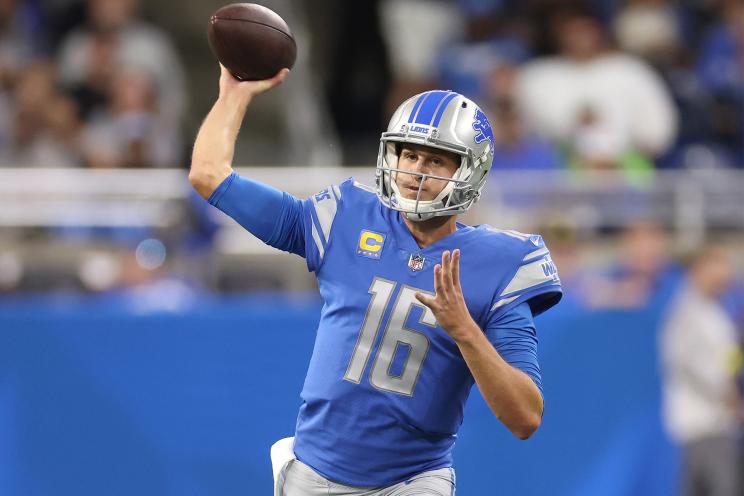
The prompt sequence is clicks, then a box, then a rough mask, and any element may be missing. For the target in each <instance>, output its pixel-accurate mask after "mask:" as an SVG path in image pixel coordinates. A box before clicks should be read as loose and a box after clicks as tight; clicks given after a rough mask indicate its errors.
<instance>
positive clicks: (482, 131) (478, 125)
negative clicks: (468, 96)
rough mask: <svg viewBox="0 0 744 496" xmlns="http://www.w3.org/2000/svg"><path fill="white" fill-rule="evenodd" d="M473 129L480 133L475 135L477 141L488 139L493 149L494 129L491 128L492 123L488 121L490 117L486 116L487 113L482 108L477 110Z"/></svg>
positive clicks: (481, 141)
mask: <svg viewBox="0 0 744 496" xmlns="http://www.w3.org/2000/svg"><path fill="white" fill-rule="evenodd" d="M473 129H475V130H476V131H477V133H478V134H476V135H475V138H474V139H475V142H476V143H483V140H488V141H489V142H490V143H491V148H492V149H493V129H491V123H490V122H489V121H488V117H486V114H484V113H483V112H482V111H481V109H478V110H476V111H475V120H474V121H473Z"/></svg>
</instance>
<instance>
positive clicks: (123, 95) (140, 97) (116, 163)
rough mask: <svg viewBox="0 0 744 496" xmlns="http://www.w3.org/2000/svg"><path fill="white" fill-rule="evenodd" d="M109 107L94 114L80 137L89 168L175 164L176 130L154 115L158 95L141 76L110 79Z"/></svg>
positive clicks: (131, 75) (136, 74)
mask: <svg viewBox="0 0 744 496" xmlns="http://www.w3.org/2000/svg"><path fill="white" fill-rule="evenodd" d="M110 90H111V96H110V104H109V106H108V107H105V108H104V109H101V110H99V111H97V112H95V113H94V114H93V115H92V116H91V119H90V122H89V123H88V124H87V125H86V129H85V131H84V133H83V151H84V154H85V158H86V163H87V164H88V165H89V166H90V167H96V168H110V167H138V168H143V167H173V166H174V165H176V164H177V160H178V154H179V147H178V139H177V137H176V136H174V135H173V133H174V132H175V130H174V129H173V128H172V127H171V126H168V124H167V123H165V122H163V121H164V119H163V116H162V115H159V114H158V113H157V106H156V105H157V103H156V101H157V94H156V89H155V86H154V84H153V83H152V81H151V80H150V79H149V77H148V75H147V74H144V73H135V72H130V73H121V74H119V75H115V76H113V80H112V84H111V88H110Z"/></svg>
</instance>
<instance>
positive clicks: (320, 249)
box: [209, 172, 341, 271]
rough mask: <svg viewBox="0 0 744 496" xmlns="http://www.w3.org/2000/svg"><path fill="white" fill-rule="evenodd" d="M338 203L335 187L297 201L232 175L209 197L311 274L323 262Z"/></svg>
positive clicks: (245, 226) (269, 187)
mask: <svg viewBox="0 0 744 496" xmlns="http://www.w3.org/2000/svg"><path fill="white" fill-rule="evenodd" d="M340 200H341V190H340V188H339V187H338V186H336V185H334V186H329V187H328V188H326V189H324V190H323V191H321V192H319V193H317V194H315V195H313V196H311V197H310V198H308V199H305V200H300V199H298V198H296V197H294V196H293V195H290V194H289V193H285V192H282V191H279V190H278V189H276V188H273V187H271V186H267V185H265V184H263V183H259V182H257V181H253V180H251V179H246V178H243V177H241V176H240V175H238V174H237V173H235V172H233V173H232V174H231V175H230V176H228V177H227V178H226V179H225V180H224V181H223V182H222V183H221V184H220V185H219V187H218V188H217V189H216V190H215V191H214V192H213V193H212V195H211V196H210V197H209V203H210V204H212V205H214V206H215V207H217V208H218V209H220V210H221V211H222V212H224V213H225V214H227V215H228V216H230V217H232V218H233V219H234V220H235V221H236V222H237V223H238V224H240V225H241V226H242V227H243V228H244V229H246V230H247V231H249V232H250V233H252V234H253V235H254V236H256V237H257V238H258V239H260V240H261V241H263V242H264V243H266V244H267V245H269V246H273V247H274V248H278V249H280V250H284V251H287V252H290V253H294V254H296V255H299V256H301V257H304V258H305V260H306V261H307V266H308V269H309V270H311V271H315V270H317V269H318V268H319V267H320V265H321V263H322V261H323V256H324V254H325V251H326V249H327V248H328V244H329V242H330V238H331V228H332V226H333V221H334V219H335V217H336V213H337V211H338V204H339V201H340Z"/></svg>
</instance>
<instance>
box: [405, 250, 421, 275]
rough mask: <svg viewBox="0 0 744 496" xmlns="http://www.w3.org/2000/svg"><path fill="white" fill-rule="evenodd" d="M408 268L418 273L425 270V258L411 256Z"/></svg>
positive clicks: (417, 255)
mask: <svg viewBox="0 0 744 496" xmlns="http://www.w3.org/2000/svg"><path fill="white" fill-rule="evenodd" d="M408 268H409V269H411V270H412V271H414V272H416V271H419V270H421V269H423V268H424V257H422V256H421V255H419V254H418V253H416V254H411V258H409V259H408Z"/></svg>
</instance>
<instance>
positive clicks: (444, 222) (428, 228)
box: [400, 214, 457, 248]
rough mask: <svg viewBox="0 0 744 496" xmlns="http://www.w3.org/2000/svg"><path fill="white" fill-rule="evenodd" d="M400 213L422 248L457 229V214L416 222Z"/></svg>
mask: <svg viewBox="0 0 744 496" xmlns="http://www.w3.org/2000/svg"><path fill="white" fill-rule="evenodd" d="M400 215H401V217H402V218H403V222H405V223H406V226H407V227H408V230H409V231H411V235H412V236H413V239H415V240H416V243H417V244H418V245H419V247H421V248H426V247H427V246H429V245H431V244H433V243H436V242H437V241H439V240H440V239H442V238H443V237H445V236H447V235H448V234H451V233H453V232H455V231H457V225H456V223H455V222H456V221H457V216H456V215H448V216H444V217H432V218H431V219H428V220H424V221H421V222H414V221H412V220H410V219H409V218H408V217H406V216H405V215H404V214H400Z"/></svg>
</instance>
